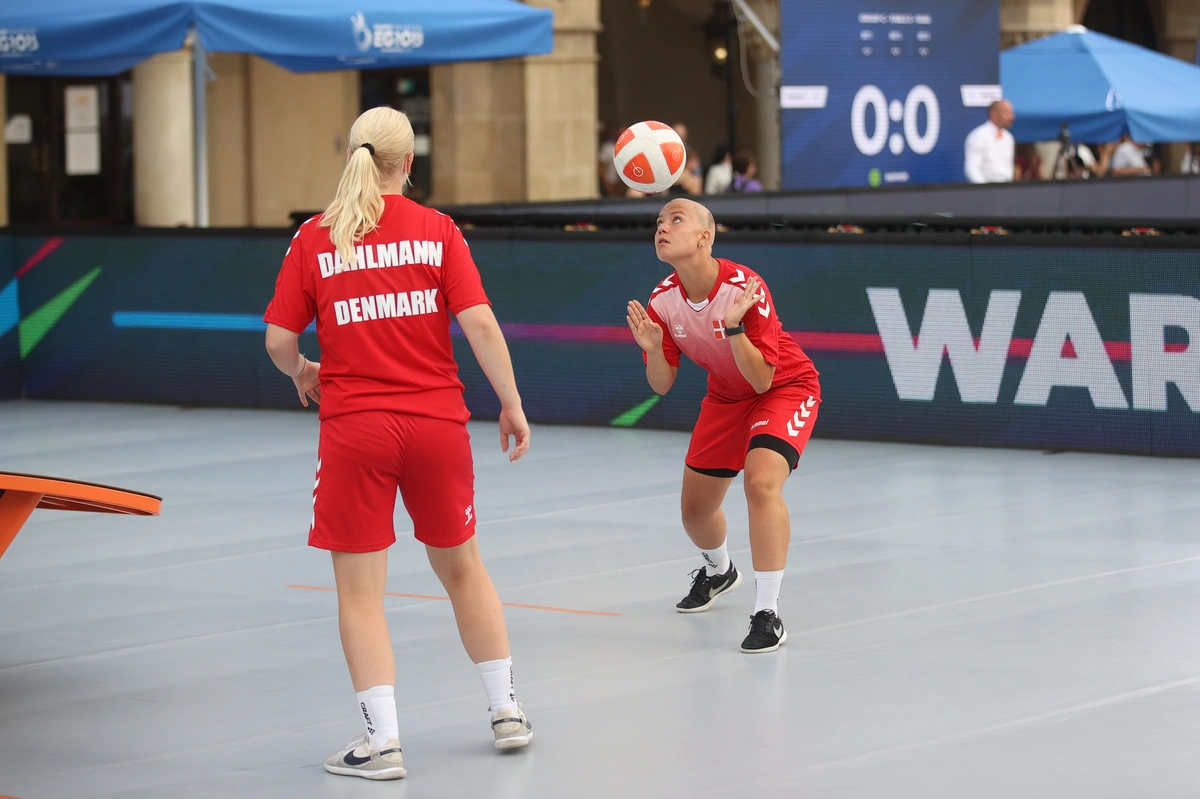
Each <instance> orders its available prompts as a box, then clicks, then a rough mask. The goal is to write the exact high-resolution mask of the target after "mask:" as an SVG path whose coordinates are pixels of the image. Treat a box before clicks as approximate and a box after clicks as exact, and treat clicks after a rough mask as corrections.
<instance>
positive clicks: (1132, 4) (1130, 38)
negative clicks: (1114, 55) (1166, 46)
mask: <svg viewBox="0 0 1200 799" xmlns="http://www.w3.org/2000/svg"><path fill="white" fill-rule="evenodd" d="M1083 25H1084V27H1086V28H1087V29H1088V30H1093V31H1096V32H1097V33H1103V34H1104V35H1106V36H1112V37H1113V38H1114V39H1124V40H1125V41H1127V42H1133V43H1134V44H1140V45H1141V46H1142V47H1145V48H1148V49H1150V50H1157V49H1158V34H1157V32H1156V31H1155V30H1154V17H1153V15H1152V14H1151V13H1150V9H1149V8H1148V7H1147V6H1146V2H1145V0H1092V1H1091V2H1090V3H1088V7H1087V11H1086V12H1085V13H1084V15H1083Z"/></svg>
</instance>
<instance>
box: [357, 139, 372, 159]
mask: <svg viewBox="0 0 1200 799" xmlns="http://www.w3.org/2000/svg"><path fill="white" fill-rule="evenodd" d="M359 147H364V148H366V151H367V152H369V153H370V154H371V155H372V157H374V155H375V148H374V147H372V146H371V145H370V144H368V143H367V142H363V143H362V144H360V145H359Z"/></svg>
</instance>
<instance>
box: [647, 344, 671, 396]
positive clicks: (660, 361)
mask: <svg viewBox="0 0 1200 799" xmlns="http://www.w3.org/2000/svg"><path fill="white" fill-rule="evenodd" d="M646 382H648V383H649V384H650V388H652V389H654V393H655V394H666V393H667V392H668V391H670V390H671V386H673V385H674V384H675V367H674V366H671V364H669V363H667V357H666V356H665V355H663V351H662V349H661V348H660V349H657V350H651V351H649V352H647V353H646Z"/></svg>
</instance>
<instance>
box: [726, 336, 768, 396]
mask: <svg viewBox="0 0 1200 799" xmlns="http://www.w3.org/2000/svg"><path fill="white" fill-rule="evenodd" d="M729 346H730V348H731V349H732V350H733V360H734V362H735V363H737V368H738V371H739V372H741V373H742V377H744V378H746V382H747V383H749V384H750V387H751V388H753V389H754V390H755V391H757V392H758V393H759V394H762V393H764V392H765V391H766V390H767V389H769V388H770V387H771V381H773V380H774V379H775V367H774V366H773V365H772V364H769V363H767V360H766V359H765V358H763V356H762V353H761V352H759V351H758V347H755V346H754V344H753V343H751V341H750V339H749V338H748V337H747V336H745V335H735V336H732V337H730V339H729Z"/></svg>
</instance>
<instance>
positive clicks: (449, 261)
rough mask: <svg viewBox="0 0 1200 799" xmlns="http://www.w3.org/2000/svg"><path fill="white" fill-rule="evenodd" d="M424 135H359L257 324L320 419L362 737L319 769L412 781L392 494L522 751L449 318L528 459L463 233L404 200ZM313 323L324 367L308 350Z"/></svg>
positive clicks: (323, 511)
mask: <svg viewBox="0 0 1200 799" xmlns="http://www.w3.org/2000/svg"><path fill="white" fill-rule="evenodd" d="M412 162H413V130H412V126H411V125H410V124H409V121H408V118H407V117H406V116H405V115H404V114H402V113H400V112H399V111H395V110H393V109H391V108H374V109H372V110H370V111H367V112H366V113H364V114H363V115H362V116H360V117H359V118H358V120H357V121H356V122H355V123H354V126H353V127H352V128H351V129H350V148H349V151H348V158H347V162H346V167H345V170H344V171H343V172H342V178H341V182H340V183H339V184H338V189H337V196H336V197H335V198H334V199H333V202H331V203H330V204H329V206H328V207H327V208H326V209H325V212H324V214H322V215H321V216H318V217H314V218H313V219H310V220H308V221H307V222H305V223H304V224H303V225H302V226H301V227H300V230H299V231H298V232H297V233H296V235H295V237H294V238H293V239H292V244H291V247H290V248H289V249H288V252H287V254H286V256H285V257H284V261H283V267H282V269H281V270H280V272H279V277H278V280H277V281H276V284H275V296H274V298H273V299H272V300H271V304H270V306H269V307H268V308H267V312H266V314H265V316H264V319H265V321H266V322H267V342H266V343H267V351H268V352H269V353H270V355H271V360H272V361H274V363H275V365H276V366H277V367H278V368H279V370H280V371H282V372H283V373H284V374H286V375H288V376H289V377H291V378H292V380H293V382H295V384H296V391H297V393H298V394H299V396H300V401H301V403H303V404H304V405H305V406H307V405H308V400H309V399H313V400H316V401H318V402H320V404H321V411H320V419H321V433H320V442H319V444H318V448H317V479H316V487H315V488H314V490H313V519H312V526H311V528H310V530H309V539H308V540H309V544H310V545H311V546H314V547H318V548H320V549H327V550H330V551H331V552H332V553H333V572H334V577H335V580H336V583H337V596H338V625H339V628H340V630H341V638H342V648H343V650H344V651H345V653H346V662H347V664H348V665H349V667H350V677H351V680H352V681H353V683H354V690H355V691H356V692H357V694H358V708H359V711H360V712H361V713H362V715H363V719H364V721H365V723H366V732H365V733H364V734H363V735H361V736H360V737H359V738H357V739H356V740H354V741H352V742H351V743H350V744H349V745H348V746H347V747H346V748H345V749H343V750H342V751H339V752H337V753H335V754H333V755H330V757H329V758H328V759H327V760H326V761H325V768H326V770H327V771H329V772H331V773H334V774H344V775H348V776H358V777H365V778H367V779H377V780H383V779H398V778H400V777H403V776H404V775H405V769H404V760H403V756H402V754H401V752H400V742H399V740H398V738H399V735H398V723H397V719H396V702H395V698H394V687H393V686H394V685H395V677H396V665H395V659H394V656H393V653H392V646H391V640H390V638H389V636H388V626H387V619H386V617H385V615H384V608H383V597H384V586H385V583H386V581H387V549H388V547H389V546H391V545H392V544H393V543H394V542H395V540H396V535H395V531H394V529H393V524H392V516H393V513H394V510H395V503H396V490H397V489H399V491H400V496H401V499H402V500H403V502H404V507H405V508H406V509H407V510H408V513H409V516H411V517H412V521H413V527H414V535H415V536H416V538H417V539H418V540H419V541H421V542H422V543H424V544H425V546H426V551H427V553H428V556H429V563H430V565H431V566H432V567H433V570H434V572H435V573H436V574H437V576H438V579H440V580H441V581H442V585H443V586H444V587H445V589H446V592H447V593H448V594H449V596H450V600H451V602H452V603H453V605H454V615H455V618H456V620H457V621H458V630H459V634H460V635H461V637H462V641H463V645H464V646H465V648H466V650H467V654H468V655H469V656H470V658H471V660H472V661H474V662H475V664H476V665H477V666H478V668H479V673H480V677H481V679H482V680H483V685H484V690H485V691H486V693H487V696H488V703H489V705H490V709H491V711H492V731H493V734H494V737H495V746H496V748H498V749H513V748H517V747H521V746H525V745H526V744H528V743H529V741H530V739H531V738H532V736H533V732H532V727H531V726H530V724H529V722H528V720H527V719H526V718H525V714H524V713H523V712H522V711H521V709H520V708H519V707H518V705H517V698H516V693H515V689H514V687H513V677H512V659H511V657H510V654H509V648H508V635H507V632H506V630H505V625H504V614H503V611H502V609H501V607H500V599H499V597H498V596H497V594H496V589H495V588H494V587H493V585H492V581H491V579H490V578H489V577H488V574H487V571H486V570H485V569H484V566H483V563H482V561H481V560H480V557H479V549H478V547H477V546H476V542H475V537H474V536H475V507H474V473H473V470H472V460H471V446H470V440H469V438H468V436H467V427H466V421H467V418H468V416H469V413H468V412H467V407H466V405H465V404H464V402H463V396H462V393H463V385H462V383H461V382H460V381H459V379H458V367H457V365H456V364H455V361H454V353H453V349H452V348H451V343H450V315H451V314H454V316H455V317H456V318H457V320H458V323H459V325H461V327H462V329H463V332H464V333H465V334H466V337H467V341H468V342H469V343H470V345H471V349H472V351H473V352H474V353H475V357H476V358H477V359H478V361H479V364H480V366H481V367H482V368H483V371H484V373H485V374H486V375H487V378H488V380H489V381H490V382H491V384H492V388H493V389H495V391H496V394H497V395H498V396H499V398H500V403H501V411H500V448H501V449H502V450H503V451H505V452H508V449H509V444H510V440H512V439H513V438H515V446H514V447H513V450H512V452H511V454H510V455H509V460H510V461H515V460H517V459H518V458H520V457H521V456H522V455H524V454H525V452H526V451H527V450H528V448H529V425H528V424H527V423H526V421H525V414H524V412H523V411H522V410H521V397H520V395H518V393H517V386H516V381H515V380H514V378H513V370H512V362H511V360H510V359H509V354H508V347H507V345H506V344H505V342H504V337H503V335H502V334H501V332H500V327H499V325H498V324H497V323H496V318H495V316H493V315H492V310H491V307H490V305H489V304H488V299H487V295H486V294H485V293H484V291H483V285H482V283H481V282H480V278H479V271H478V270H477V269H476V267H475V263H474V262H473V261H472V260H471V254H470V251H469V250H468V249H467V245H466V242H465V241H464V240H463V237H462V233H461V232H459V230H458V228H457V227H456V226H455V224H454V222H453V221H451V220H450V218H449V217H446V216H444V215H442V214H439V213H438V212H436V211H433V210H430V209H426V208H423V207H421V206H419V205H417V204H416V203H413V202H411V201H410V200H408V199H406V198H405V197H404V196H403V192H404V187H405V186H406V185H407V183H408V176H409V174H410V173H411V170H412ZM314 317H315V318H316V322H317V340H318V341H319V342H320V345H321V363H316V362H314V361H310V360H308V359H307V358H305V357H304V356H303V355H302V354H300V352H299V348H298V340H299V334H300V333H301V332H302V331H303V330H304V329H305V328H306V327H307V326H308V325H309V323H310V322H312V320H313V319H314Z"/></svg>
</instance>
